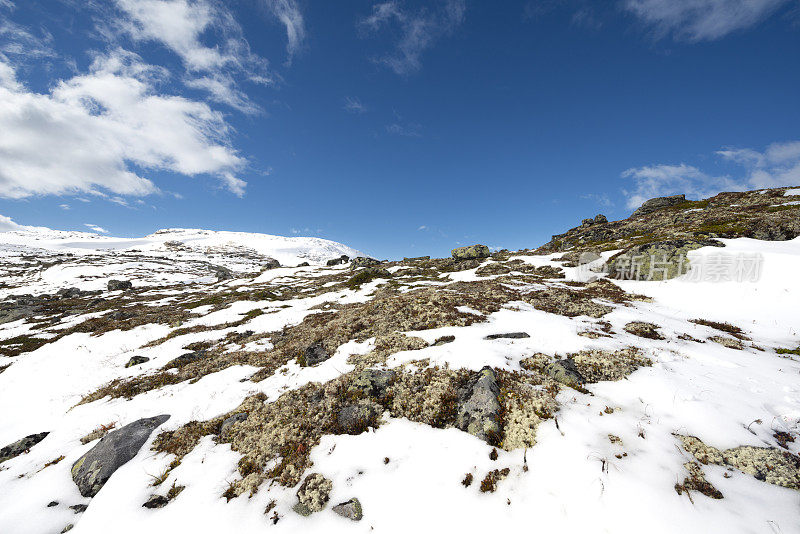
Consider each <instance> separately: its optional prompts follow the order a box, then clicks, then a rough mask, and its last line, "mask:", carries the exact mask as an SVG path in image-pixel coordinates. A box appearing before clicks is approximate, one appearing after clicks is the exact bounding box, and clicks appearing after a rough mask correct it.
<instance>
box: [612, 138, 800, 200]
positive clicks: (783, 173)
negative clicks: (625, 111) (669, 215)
mask: <svg viewBox="0 0 800 534" xmlns="http://www.w3.org/2000/svg"><path fill="white" fill-rule="evenodd" d="M716 155H717V156H719V157H721V158H722V159H723V160H725V161H727V162H730V163H734V164H735V165H737V166H738V167H740V168H741V176H739V177H731V176H728V175H718V174H716V173H714V174H711V173H707V172H704V171H702V170H700V169H698V168H697V167H694V166H692V165H686V164H683V163H682V164H680V165H663V164H661V165H650V166H644V167H638V168H632V169H628V170H626V171H625V172H623V173H622V177H623V178H627V179H630V180H632V181H633V183H634V188H633V189H632V190H625V189H623V193H624V194H625V196H626V197H627V199H628V200H627V204H628V207H629V208H636V207H638V206H639V205H641V204H642V202H644V201H645V200H648V199H651V198H654V197H659V196H665V195H674V194H680V193H685V194H686V195H687V196H688V197H690V198H703V197H709V196H712V195H715V194H717V193H719V192H721V191H744V190H747V189H765V188H770V187H782V186H793V185H798V184H800V141H791V142H787V143H773V144H771V145H769V146H768V147H767V148H766V149H765V150H764V152H758V151H756V150H753V149H749V148H726V149H723V150H719V151H717V152H716Z"/></svg>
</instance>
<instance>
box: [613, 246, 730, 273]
mask: <svg viewBox="0 0 800 534" xmlns="http://www.w3.org/2000/svg"><path fill="white" fill-rule="evenodd" d="M709 246H712V247H722V246H724V245H723V244H722V243H720V242H719V241H716V240H714V239H669V240H665V241H654V242H652V243H645V244H643V245H637V246H635V247H631V248H629V249H628V250H626V251H624V252H621V253H619V254H617V255H616V256H614V257H612V258H611V259H610V260H609V261H608V264H607V265H606V271H607V272H608V273H609V277H610V278H616V279H621V280H656V281H661V280H669V279H671V278H675V277H677V276H680V275H682V274H686V273H687V272H689V268H690V267H691V265H690V262H689V259H688V253H689V252H691V251H692V250H697V249H699V248H702V247H709Z"/></svg>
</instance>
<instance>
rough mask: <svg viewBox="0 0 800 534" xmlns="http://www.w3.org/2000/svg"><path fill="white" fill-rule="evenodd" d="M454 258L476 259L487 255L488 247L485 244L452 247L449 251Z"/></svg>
mask: <svg viewBox="0 0 800 534" xmlns="http://www.w3.org/2000/svg"><path fill="white" fill-rule="evenodd" d="M450 254H451V255H452V256H453V259H454V260H459V261H460V260H477V259H480V258H488V257H489V247H487V246H486V245H471V246H469V247H459V248H454V249H453V250H452V251H450Z"/></svg>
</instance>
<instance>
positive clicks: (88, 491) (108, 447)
mask: <svg viewBox="0 0 800 534" xmlns="http://www.w3.org/2000/svg"><path fill="white" fill-rule="evenodd" d="M169 417H170V416H169V415H159V416H156V417H150V418H147V419H139V420H138V421H134V422H133V423H130V424H127V425H125V426H123V427H122V428H120V429H119V430H115V431H113V432H110V433H109V434H107V435H106V436H105V437H104V438H103V439H102V440H100V443H98V444H97V445H95V446H94V447H93V448H92V449H91V450H90V451H89V452H87V453H86V454H84V455H83V456H81V458H80V459H79V460H78V461H77V462H75V464H74V465H73V466H72V480H74V481H75V484H77V485H78V489H79V490H80V492H81V495H83V496H84V497H94V496H95V495H97V492H99V491H100V489H102V487H103V486H104V485H105V483H106V482H108V479H109V478H111V475H113V474H114V473H115V472H116V470H117V469H119V468H120V467H122V466H123V465H125V464H126V463H127V462H128V461H130V460H131V459H133V457H134V456H136V455H137V454H138V453H139V449H141V448H142V446H143V445H144V444H145V442H146V441H147V439H148V438H149V437H150V434H152V433H153V430H155V429H156V428H157V427H158V426H160V425H161V424H162V423H164V422H165V421H166V420H167V419H169Z"/></svg>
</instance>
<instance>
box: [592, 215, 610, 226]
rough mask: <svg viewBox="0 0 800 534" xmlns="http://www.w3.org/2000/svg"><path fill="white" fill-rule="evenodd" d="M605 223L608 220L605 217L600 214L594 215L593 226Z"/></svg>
mask: <svg viewBox="0 0 800 534" xmlns="http://www.w3.org/2000/svg"><path fill="white" fill-rule="evenodd" d="M607 222H608V218H606V216H605V215H603V214H602V213H600V214H598V215H595V217H594V223H595V224H605V223H607Z"/></svg>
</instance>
